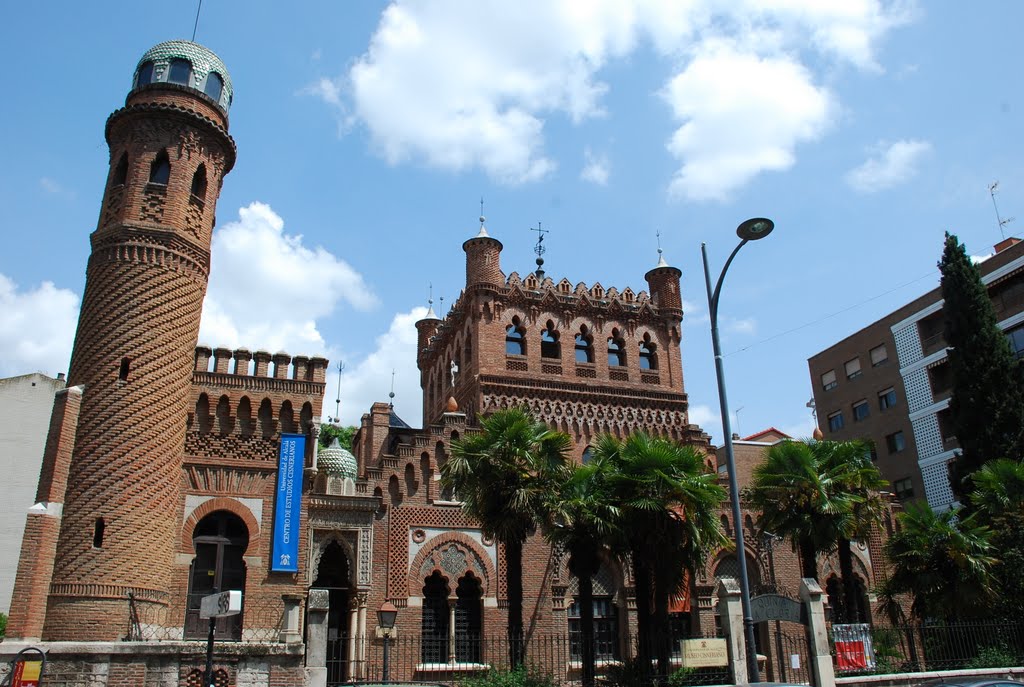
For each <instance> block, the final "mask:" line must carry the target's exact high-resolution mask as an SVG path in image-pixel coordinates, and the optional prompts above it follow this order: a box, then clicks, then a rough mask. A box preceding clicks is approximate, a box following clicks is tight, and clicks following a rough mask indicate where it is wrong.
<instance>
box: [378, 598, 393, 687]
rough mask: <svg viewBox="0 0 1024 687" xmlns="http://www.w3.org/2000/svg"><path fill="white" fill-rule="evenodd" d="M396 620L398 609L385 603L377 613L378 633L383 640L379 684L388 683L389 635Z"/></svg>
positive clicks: (387, 602)
mask: <svg viewBox="0 0 1024 687" xmlns="http://www.w3.org/2000/svg"><path fill="white" fill-rule="evenodd" d="M397 618H398V609H397V608H396V607H395V605H394V604H393V603H391V602H390V601H385V602H384V603H382V604H381V605H380V609H378V611H377V624H378V625H380V627H379V631H380V635H381V637H383V638H384V666H383V667H382V668H381V673H382V675H381V682H387V681H388V669H389V668H390V667H391V666H390V664H389V659H390V658H391V656H390V654H389V651H390V649H391V635H392V633H393V632H394V631H395V619H397Z"/></svg>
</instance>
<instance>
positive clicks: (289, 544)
mask: <svg viewBox="0 0 1024 687" xmlns="http://www.w3.org/2000/svg"><path fill="white" fill-rule="evenodd" d="M305 455H306V437H304V436H303V435H301V434H282V435H281V452H280V454H279V456H278V462H277V498H276V499H275V503H274V546H273V548H272V550H271V554H270V569H271V570H273V571H277V572H298V570H299V505H300V500H301V498H302V468H303V466H304V461H305Z"/></svg>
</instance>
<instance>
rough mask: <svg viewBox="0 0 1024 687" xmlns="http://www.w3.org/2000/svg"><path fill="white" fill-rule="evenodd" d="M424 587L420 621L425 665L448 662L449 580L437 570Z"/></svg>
mask: <svg viewBox="0 0 1024 687" xmlns="http://www.w3.org/2000/svg"><path fill="white" fill-rule="evenodd" d="M425 582H426V584H424V585H423V615H422V619H421V621H420V633H421V644H420V646H421V649H420V661H421V662H423V663H447V662H448V627H449V625H448V580H446V579H445V578H444V577H443V576H442V575H441V573H439V572H437V571H436V570H435V571H434V572H433V573H432V574H431V575H430V577H428V578H427V579H426V581H425Z"/></svg>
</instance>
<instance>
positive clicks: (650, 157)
mask: <svg viewBox="0 0 1024 687" xmlns="http://www.w3.org/2000/svg"><path fill="white" fill-rule="evenodd" d="M194 10H195V5H194V3H174V4H173V5H167V4H163V5H155V4H152V3H127V2H121V3H116V2H110V3H101V4H96V3H70V2H68V3H57V4H52V3H21V4H19V5H16V6H12V7H10V8H8V10H7V13H6V19H5V22H4V28H3V29H0V32H2V34H3V40H2V41H0V57H2V61H3V64H5V65H7V69H6V70H5V82H6V83H5V89H4V93H5V98H4V107H2V108H0V122H2V124H3V130H4V131H5V132H6V133H7V137H6V141H5V146H4V155H3V159H4V162H5V164H3V165H0V207H2V208H3V216H4V219H3V226H4V232H3V234H4V238H5V241H4V245H5V249H4V251H3V252H2V253H0V352H2V355H0V375H4V376H7V375H15V374H24V373H27V372H32V371H36V370H40V371H43V372H47V373H49V374H55V373H57V372H60V371H65V370H66V368H67V364H68V360H69V356H70V349H71V343H72V340H73V335H74V327H75V324H76V318H77V309H78V301H79V298H80V295H81V291H82V287H83V284H84V278H85V263H86V259H87V257H88V252H89V242H88V237H89V233H90V232H91V231H92V230H93V229H94V228H95V223H96V220H97V216H98V212H99V200H100V196H101V192H102V187H103V183H104V181H105V175H106V169H107V148H106V145H105V143H104V140H103V125H104V122H105V120H106V117H107V115H108V114H109V113H110V112H111V111H113V110H114V109H116V108H118V107H120V106H121V105H122V104H123V102H124V97H125V95H126V94H127V92H128V89H129V87H130V84H131V78H132V74H133V71H134V68H135V65H136V62H137V60H138V59H139V57H140V56H141V55H142V53H143V52H144V51H145V50H146V49H147V48H149V47H151V46H152V45H154V44H156V43H158V42H161V41H164V40H169V39H173V38H189V37H190V36H191V33H192V25H193V19H194ZM1021 25H1024V4H1022V3H1019V2H1014V1H1012V0H1005V1H995V0H993V1H990V2H984V3H962V2H953V1H940V0H936V1H934V2H927V3H923V2H921V3H914V2H880V1H879V2H874V1H871V0H844V1H843V2H824V0H822V1H817V2H815V1H812V0H775V1H772V0H746V1H735V2H725V1H716V0H694V1H693V2H681V1H680V2H653V1H652V2H639V1H638V2H636V3H628V2H623V1H621V0H612V1H609V2H599V1H598V0H593V1H592V2H577V3H560V2H517V3H508V2H501V1H500V0H499V1H495V2H485V1H482V0H481V1H476V2H429V3H426V2H424V3H412V2H408V3H407V2H396V3H384V2H360V3H350V2H326V1H325V2H307V3H302V4H301V5H298V6H296V7H285V6H284V5H283V4H282V3H272V2H263V1H253V2H246V3H240V2H230V3H229V2H220V1H218V0H207V1H206V2H205V3H204V6H203V11H202V16H201V18H200V22H199V29H198V33H197V36H196V40H197V41H198V42H201V43H203V44H205V45H206V46H208V47H209V48H211V49H212V50H214V51H215V52H216V53H217V54H218V55H219V56H220V57H221V58H222V59H223V60H224V61H225V63H226V64H227V65H228V69H229V70H230V72H231V77H232V80H233V82H234V87H235V99H234V104H233V107H232V110H231V133H232V135H233V136H234V137H235V139H236V141H237V143H238V148H239V155H238V162H237V165H236V167H235V169H234V171H232V173H231V174H230V175H229V176H228V177H227V178H226V180H225V182H224V187H223V192H222V194H221V197H220V201H219V205H218V222H217V232H216V233H215V237H214V246H213V270H214V273H213V277H212V279H211V283H210V289H209V293H208V296H207V303H206V306H205V311H204V321H203V326H202V334H201V340H202V341H203V342H205V343H209V344H211V345H227V346H230V347H234V346H246V347H248V348H250V349H253V350H255V349H258V348H265V349H268V350H271V351H276V350H280V349H283V350H286V351H288V352H290V353H292V354H298V353H306V354H316V353H319V354H324V355H327V356H328V357H329V358H331V359H332V361H334V363H336V362H337V361H338V360H339V359H340V360H344V362H345V366H346V367H345V375H344V382H343V388H342V393H341V397H342V418H343V419H344V420H346V421H348V422H355V421H356V419H357V418H358V416H359V415H360V414H361V413H362V412H364V411H365V410H366V409H368V407H369V404H370V402H372V401H373V400H386V398H387V394H388V391H389V389H390V386H391V371H392V369H394V370H395V392H396V398H395V405H396V409H397V411H398V412H399V414H400V415H402V416H403V417H404V418H405V419H406V420H407V421H409V422H410V423H412V424H416V423H418V422H419V420H420V417H419V415H420V395H419V375H418V372H417V371H416V368H415V352H414V348H415V345H414V344H415V330H414V329H413V327H412V324H413V322H414V321H415V320H416V319H419V318H420V317H422V315H423V312H424V307H425V306H426V299H427V294H428V285H429V284H433V293H434V297H435V303H434V307H435V309H440V303H439V300H440V297H441V296H443V297H444V299H445V300H444V302H445V304H446V305H445V306H443V307H444V308H447V304H450V303H451V302H452V301H453V300H454V299H455V298H456V297H457V296H458V293H459V290H460V288H461V286H462V284H463V279H464V254H463V252H462V250H461V244H462V241H464V240H465V239H466V238H468V237H470V236H472V235H474V234H475V233H476V230H477V227H478V223H477V215H478V214H479V200H480V198H481V197H483V198H484V199H485V209H484V212H485V214H486V216H487V226H488V230H489V232H490V233H491V234H492V235H493V236H495V237H497V238H499V239H500V240H501V241H502V242H503V243H504V245H505V249H504V252H503V254H502V267H503V268H504V270H505V272H506V273H508V272H511V271H513V270H516V271H518V272H520V274H525V273H526V272H528V271H530V270H532V269H533V267H534V262H533V261H534V257H535V256H534V255H533V253H532V251H531V248H532V244H533V242H534V240H535V237H536V235H535V233H533V232H531V231H530V228H531V227H536V226H537V223H538V222H542V223H543V226H544V228H546V229H550V230H551V233H550V234H548V235H547V238H546V241H545V242H546V244H547V247H548V252H547V254H546V255H545V258H546V261H547V262H546V265H545V267H546V269H547V272H548V274H549V276H552V277H554V278H555V279H556V280H558V279H560V278H562V277H566V278H568V279H569V281H570V282H572V283H574V284H575V283H577V282H580V281H583V282H586V283H587V284H592V283H594V282H595V281H599V282H600V283H601V284H602V285H604V286H605V287H606V288H607V287H610V286H615V287H617V288H619V289H620V290H621V289H623V288H625V287H626V286H630V287H632V288H633V289H634V290H635V291H638V290H640V289H644V288H646V283H645V282H644V279H643V275H644V273H645V272H646V271H647V270H648V269H650V268H651V267H652V266H653V265H654V264H655V262H656V261H657V253H656V248H657V244H656V236H655V234H656V232H660V234H661V245H662V247H663V249H664V251H665V257H666V259H667V260H668V261H669V262H670V263H671V264H673V265H676V266H678V267H680V268H681V269H682V270H683V295H684V298H685V300H686V303H687V308H686V316H685V320H684V330H683V331H684V341H683V364H684V372H685V384H686V390H687V392H688V393H689V395H690V400H691V408H692V419H693V420H694V421H696V422H699V423H700V424H701V425H702V426H704V427H705V429H706V430H707V431H709V432H710V433H711V434H712V435H713V439H714V441H715V442H716V443H719V442H720V441H721V431H720V424H719V416H718V411H717V408H718V397H717V392H716V388H715V383H714V366H713V359H712V356H711V350H710V349H711V345H710V333H709V330H708V321H707V306H706V296H705V293H704V284H703V274H702V271H701V263H700V244H701V242H702V241H703V242H707V245H708V250H709V253H710V256H711V263H712V266H713V269H715V270H717V269H719V268H720V266H721V265H722V263H723V262H724V260H725V258H726V257H727V255H728V254H729V252H730V251H731V250H732V248H733V246H734V245H735V243H736V241H737V239H736V238H735V234H734V231H735V227H736V225H737V224H738V223H739V222H740V221H742V220H744V219H746V218H748V217H753V216H767V217H771V218H772V219H774V221H775V222H776V225H777V226H776V231H775V233H773V234H772V235H771V236H770V237H769V238H767V239H765V240H764V241H761V242H758V243H753V244H750V245H748V246H747V247H745V248H744V250H743V251H742V253H741V254H740V255H739V256H738V257H737V259H736V261H735V262H734V264H733V266H732V267H731V269H730V273H729V276H728V278H727V281H726V285H725V288H724V292H723V296H722V302H721V319H722V334H723V348H724V350H725V351H726V354H727V355H726V358H725V361H726V374H727V379H728V384H729V396H730V401H731V405H732V408H733V409H734V410H736V409H739V413H738V424H737V423H736V422H735V421H734V428H737V431H739V432H740V433H742V434H750V433H753V432H755V431H757V430H760V429H763V428H765V427H767V426H770V425H774V426H776V427H779V428H781V429H783V430H785V431H789V432H791V433H794V434H797V435H807V434H809V433H810V430H811V427H812V424H811V419H810V414H809V411H808V410H807V408H805V405H804V404H805V403H806V402H807V400H808V399H809V398H810V397H811V386H810V380H809V377H808V373H807V363H806V360H807V358H808V357H809V356H810V355H812V354H814V353H816V352H818V351H820V350H821V349H823V348H825V347H827V346H829V345H830V344H832V343H834V342H835V341H837V340H839V339H840V338H843V337H845V336H847V335H849V334H850V333H852V332H854V331H856V330H857V329H859V328H861V327H863V326H864V325H866V324H867V323H869V322H871V321H873V320H874V319H877V318H878V317H879V316H881V315H882V314H884V313H886V312H888V311H890V310H892V309H894V308H895V307H898V306H899V305H902V304H903V303H905V302H907V301H909V300H911V299H913V298H914V297H916V296H917V295H919V294H921V293H923V292H924V291H926V290H927V289H929V288H931V287H932V286H934V285H935V284H936V283H937V278H938V277H937V271H936V269H935V264H936V262H937V260H938V258H939V255H940V252H941V243H942V233H943V231H945V230H947V229H948V230H951V231H954V232H955V233H957V234H958V235H959V236H960V237H961V239H962V240H964V241H965V242H966V244H967V247H968V249H969V250H970V252H971V253H972V254H975V255H985V254H987V253H989V252H991V246H992V244H993V243H995V242H997V241H998V240H999V239H1000V233H999V228H998V227H997V223H996V217H995V213H994V210H993V207H992V200H991V198H990V197H989V191H988V185H989V184H990V183H991V182H993V181H995V180H999V182H1000V186H999V192H998V195H997V196H996V200H997V202H998V204H999V208H1000V211H1001V213H1002V215H1003V217H1004V218H1005V217H1010V216H1013V215H1020V216H1021V219H1020V220H1018V221H1017V222H1013V223H1010V224H1009V225H1008V227H1007V233H1008V234H1012V233H1017V234H1020V233H1022V232H1024V228H1022V227H1021V226H1020V224H1021V223H1022V222H1024V172H1022V169H1024V167H1022V164H1021V160H1022V158H1024V136H1022V133H1024V132H1022V128H1024V117H1022V114H1024V94H1022V91H1021V89H1020V87H1019V80H1020V77H1019V71H1020V70H1019V67H1020V65H1021V64H1022V60H1021V57H1020V50H1019V47H1018V46H1017V43H1018V40H1017V38H1018V37H1017V33H1018V32H1019V27H1020V26H1021ZM332 365H333V363H332ZM335 385H336V377H335V376H334V375H333V373H332V377H331V378H330V381H329V385H328V394H327V398H328V403H327V404H325V414H326V413H327V412H331V413H333V410H334V402H333V399H334V397H335Z"/></svg>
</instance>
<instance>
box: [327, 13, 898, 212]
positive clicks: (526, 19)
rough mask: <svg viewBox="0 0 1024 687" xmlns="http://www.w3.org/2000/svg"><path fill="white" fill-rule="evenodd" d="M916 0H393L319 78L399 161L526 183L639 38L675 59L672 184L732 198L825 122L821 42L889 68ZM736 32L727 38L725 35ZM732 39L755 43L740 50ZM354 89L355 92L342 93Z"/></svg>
mask: <svg viewBox="0 0 1024 687" xmlns="http://www.w3.org/2000/svg"><path fill="white" fill-rule="evenodd" d="M907 7H912V5H911V3H910V2H894V3H884V2H882V0H850V1H849V2H843V3H822V2H820V0H738V1H737V2H729V3H725V2H721V1H720V0H693V1H692V2H686V3H683V2H664V1H662V0H635V1H634V2H622V1H621V0H593V1H591V2H583V3H580V2H569V1H563V2H549V1H547V0H524V2H519V3H507V2H503V1H502V0H480V2H475V3H469V4H467V3H462V2H454V1H452V0H449V1H445V0H439V1H438V2H430V3H423V2H413V1H411V0H395V1H394V2H392V3H391V4H390V5H388V7H387V8H386V9H385V10H384V12H383V14H382V16H381V20H380V23H379V24H378V26H377V29H376V32H375V33H374V35H373V38H372V39H371V41H370V44H369V46H368V48H367V50H366V51H365V53H364V54H363V55H362V56H361V57H360V58H359V59H358V60H357V61H356V62H355V64H354V65H353V66H352V67H351V68H350V69H348V71H347V73H346V75H345V76H344V77H342V78H340V79H335V80H327V79H321V80H320V81H319V82H317V83H316V84H314V85H313V86H311V87H310V88H309V89H308V92H310V93H314V94H316V95H317V96H319V97H320V98H321V99H323V100H324V101H325V102H326V103H328V104H329V105H330V106H331V107H334V108H336V109H338V110H339V112H340V113H341V116H342V118H343V119H344V120H345V123H346V125H347V124H350V123H354V122H359V123H361V124H363V125H364V126H365V127H366V129H367V130H368V132H369V134H370V136H371V139H372V140H373V143H374V146H375V147H376V148H377V149H378V151H379V152H380V154H381V155H382V156H383V157H384V158H385V159H387V160H388V161H389V162H391V163H392V164H399V163H403V162H406V161H415V162H425V163H426V164H427V165H429V166H433V167H438V168H442V169H448V170H453V171H463V170H468V169H482V170H483V171H485V172H486V173H487V174H488V175H489V176H491V177H492V178H493V179H495V180H498V181H502V182H507V183H522V182H529V181H536V180H539V179H542V178H544V177H545V176H547V175H548V174H549V173H551V171H552V170H554V169H555V167H556V164H557V162H556V160H554V159H552V157H551V156H550V154H549V153H548V151H547V150H546V146H545V141H544V127H545V125H546V122H547V120H548V119H549V118H551V117H555V116H560V117H565V118H568V119H569V120H571V121H572V122H573V123H577V124H578V123H581V122H583V121H585V120H587V119H588V118H592V117H599V116H601V115H603V114H604V112H605V108H606V104H605V103H604V102H603V100H604V96H605V95H606V93H607V92H608V91H609V89H610V88H611V85H610V84H608V83H605V82H604V81H602V80H601V78H600V72H601V70H602V69H603V67H604V66H605V65H606V64H607V63H608V62H610V61H612V60H614V59H617V58H621V57H624V56H626V55H629V54H630V53H631V52H632V51H633V50H634V48H635V47H636V46H637V45H639V44H640V43H641V42H642V41H643V40H648V41H650V43H651V44H652V45H653V46H654V48H655V50H656V52H657V53H659V54H660V55H662V56H664V57H667V58H669V59H670V60H671V62H669V61H668V60H666V62H665V63H666V64H669V63H672V64H677V65H679V67H678V69H677V72H676V74H675V75H674V76H672V75H670V74H668V73H666V84H667V85H666V86H665V88H664V90H663V93H664V94H665V97H666V98H667V99H668V101H669V103H670V105H671V107H672V111H673V114H674V115H675V117H676V118H677V119H679V120H680V122H681V124H680V128H679V130H678V131H676V132H675V134H674V135H673V136H672V139H671V142H670V143H669V150H670V151H671V153H672V154H673V155H674V156H676V157H677V158H678V159H679V161H680V166H681V168H680V170H679V172H678V173H677V175H676V178H675V179H674V180H673V182H672V185H671V189H672V191H673V192H674V193H676V194H677V195H680V196H682V197H686V198H690V199H696V200H704V199H720V198H723V197H725V196H727V195H728V193H729V192H730V191H732V190H734V189H735V188H738V187H739V186H741V185H743V184H744V183H746V182H747V181H749V179H750V178H752V177H753V176H754V175H756V174H758V173H760V172H762V171H770V170H781V169H786V168H788V167H790V166H791V165H792V164H793V162H794V149H795V147H796V145H797V144H799V143H801V142H804V141H812V140H815V139H816V138H818V137H820V136H821V135H822V133H823V131H824V130H825V129H826V128H827V125H828V124H829V122H830V120H831V113H832V112H833V111H834V103H833V102H832V101H833V98H832V96H831V95H830V94H829V93H827V92H826V91H825V90H824V89H822V88H821V87H818V86H815V85H814V79H813V77H812V74H811V72H810V70H809V68H808V67H807V64H809V63H810V62H809V59H808V58H809V56H811V55H813V54H817V55H818V56H824V57H828V58H831V59H832V60H834V61H837V62H845V63H849V64H852V65H853V66H855V67H856V68H859V69H866V70H879V69H880V65H878V63H877V60H876V57H875V51H876V45H877V43H878V42H879V40H880V39H881V38H882V37H883V36H885V35H886V33H888V32H889V31H890V30H891V29H892V28H893V27H895V26H898V25H899V24H901V23H905V22H907V21H909V20H910V19H911V18H912V14H913V13H912V12H911V11H909V10H907V9H906V8H907ZM726 46H731V47H728V48H727V47H726ZM735 46H743V48H742V50H741V49H739V48H738V47H735ZM346 101H350V102H346Z"/></svg>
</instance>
